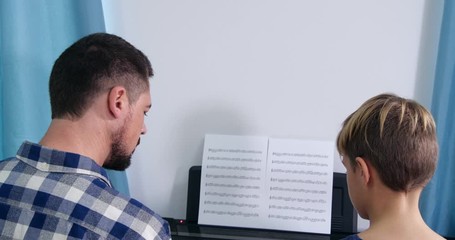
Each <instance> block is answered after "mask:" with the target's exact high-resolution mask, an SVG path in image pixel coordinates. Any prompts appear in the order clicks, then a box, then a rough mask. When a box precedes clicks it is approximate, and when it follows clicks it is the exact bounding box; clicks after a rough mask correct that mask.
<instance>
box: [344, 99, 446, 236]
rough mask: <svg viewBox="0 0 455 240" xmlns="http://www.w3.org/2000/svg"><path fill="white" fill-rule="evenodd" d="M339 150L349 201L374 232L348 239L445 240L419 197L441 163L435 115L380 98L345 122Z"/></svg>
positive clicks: (401, 101)
mask: <svg viewBox="0 0 455 240" xmlns="http://www.w3.org/2000/svg"><path fill="white" fill-rule="evenodd" d="M337 148H338V151H339V152H340V154H341V156H342V162H343V164H344V166H345V167H346V170H347V182H348V188H349V196H350V198H351V201H352V203H353V205H354V207H355V208H356V209H357V211H358V212H359V214H360V216H361V217H363V218H366V219H369V220H370V227H369V228H368V229H367V230H365V231H364V232H361V233H359V234H357V235H352V236H350V237H347V238H346V239H365V240H374V239H443V238H442V237H441V236H439V235H438V234H437V233H435V232H434V231H433V230H431V229H430V228H429V227H428V226H427V225H426V224H425V222H424V221H423V219H422V217H421V214H420V211H419V197H420V193H421V192H422V189H423V187H424V186H425V185H426V184H427V183H428V181H429V180H430V179H431V177H432V176H433V173H434V171H435V168H436V163H437V158H438V144H437V140H436V127H435V123H434V120H433V117H432V116H431V114H430V113H429V112H428V111H427V110H426V109H425V108H424V107H422V106H421V105H420V104H418V103H417V102H415V101H413V100H409V99H404V98H401V97H398V96H395V95H390V94H381V95H378V96H375V97H373V98H371V99H369V100H367V101H366V102H365V103H364V104H363V105H362V106H360V108H359V109H357V110H356V111H355V112H354V113H352V114H351V115H350V116H349V117H348V118H347V119H346V120H345V121H344V123H343V127H342V129H341V131H340V133H339V135H338V138H337Z"/></svg>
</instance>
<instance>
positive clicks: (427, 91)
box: [103, 0, 443, 218]
mask: <svg viewBox="0 0 455 240" xmlns="http://www.w3.org/2000/svg"><path fill="white" fill-rule="evenodd" d="M103 5H104V11H105V18H106V25H107V31H108V32H111V33H115V34H118V35H120V36H122V37H124V38H125V39H126V40H128V41H130V42H131V43H133V44H134V45H135V46H136V47H138V48H139V49H141V50H143V51H144V53H145V54H146V55H148V56H149V58H150V60H151V62H152V65H153V68H154V70H155V72H156V75H155V77H154V78H152V80H151V93H152V102H153V107H152V110H151V114H149V117H148V118H147V120H146V123H147V126H148V130H149V131H148V134H147V135H146V136H144V137H143V138H142V143H141V146H140V147H139V148H138V150H137V151H136V153H135V156H134V159H133V164H132V167H131V168H130V169H128V171H127V173H128V177H129V186H130V189H131V193H132V195H133V196H134V197H136V198H137V199H139V200H141V201H142V202H144V203H145V204H146V205H148V206H150V207H151V208H152V209H154V210H155V211H156V212H158V213H159V214H161V215H162V216H165V217H175V218H184V217H185V214H186V194H187V178H188V169H189V168H190V167H191V166H193V165H200V164H201V159H202V147H203V139H204V134H206V133H214V134H234V135H261V136H274V137H289V138H304V139H320V140H334V139H335V137H336V135H337V132H338V130H339V128H340V125H341V123H342V121H343V120H344V118H345V117H346V116H347V115H348V114H349V113H351V112H352V111H354V110H355V109H356V108H357V107H358V106H359V105H360V104H361V103H362V102H363V101H365V100H366V99H368V98H369V97H371V96H373V95H376V94H378V93H382V92H393V93H396V94H399V95H401V96H404V97H408V98H414V99H416V100H418V101H420V102H422V103H423V104H424V105H426V106H429V105H430V103H431V93H432V83H433V76H434V64H435V59H436V49H437V42H438V36H439V27H440V21H441V12H442V11H441V10H442V5H443V3H442V0H438V1H430V0H428V1H425V0H401V1H395V0H383V1H363V0H346V1H328V0H324V1H322V0H312V1H310V0H306V1H305V0H231V1H221V0H220V1H214V0H192V1H186V0H174V1H169V0H133V1H120V0H107V1H103ZM336 163H337V165H336V169H337V171H344V170H343V169H342V166H341V164H339V162H338V160H337V161H336Z"/></svg>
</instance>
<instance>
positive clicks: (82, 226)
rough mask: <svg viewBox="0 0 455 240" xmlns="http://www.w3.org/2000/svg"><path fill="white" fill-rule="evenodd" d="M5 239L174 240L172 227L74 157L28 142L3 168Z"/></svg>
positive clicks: (0, 205) (1, 234)
mask: <svg viewBox="0 0 455 240" xmlns="http://www.w3.org/2000/svg"><path fill="white" fill-rule="evenodd" d="M0 238H1V239H5V238H6V239H170V232H169V225H168V223H167V222H166V221H164V220H163V219H162V218H161V217H160V216H158V215H157V214H156V213H154V212H153V211H152V210H150V209H149V208H147V207H146V206H144V205H143V204H141V203H140V202H138V201H137V200H135V199H132V198H129V197H127V196H125V195H123V194H121V193H119V192H118V191H116V190H115V189H113V188H112V187H111V185H110V182H109V179H108V177H107V174H106V172H105V171H104V169H103V168H101V167H100V166H99V165H97V164H96V163H95V162H94V161H93V160H91V159H89V158H87V157H84V156H81V155H77V154H74V153H68V152H61V151H57V150H53V149H48V148H45V147H42V146H40V145H37V144H33V143H29V142H24V143H23V144H22V146H21V147H20V149H19V151H18V153H17V155H16V157H15V158H10V159H7V160H4V161H1V162H0Z"/></svg>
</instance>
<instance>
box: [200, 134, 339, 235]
mask: <svg viewBox="0 0 455 240" xmlns="http://www.w3.org/2000/svg"><path fill="white" fill-rule="evenodd" d="M333 154H334V144H333V142H323V141H307V140H294V139H276V138H270V139H269V138H268V137H253V136H227V135H206V137H205V144H204V153H203V161H202V172H201V193H200V206H199V224H208V225H220V226H235V227H250V228H264V229H276V230H289V231H300V232H315V233H330V223H331V206H332V183H333V182H332V181H333Z"/></svg>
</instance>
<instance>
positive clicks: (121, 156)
mask: <svg viewBox="0 0 455 240" xmlns="http://www.w3.org/2000/svg"><path fill="white" fill-rule="evenodd" d="M124 131H125V129H124V128H122V129H120V130H119V131H118V132H116V133H115V134H114V135H113V137H112V144H111V152H110V154H109V156H108V158H107V159H106V161H105V162H104V164H103V167H104V168H106V169H111V170H117V171H123V170H125V169H127V168H128V167H129V166H130V164H131V156H132V155H133V153H128V152H127V151H126V149H125V148H126V147H125V145H124V144H123V141H122V140H123V139H124V138H123V133H124ZM133 152H134V151H133Z"/></svg>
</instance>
